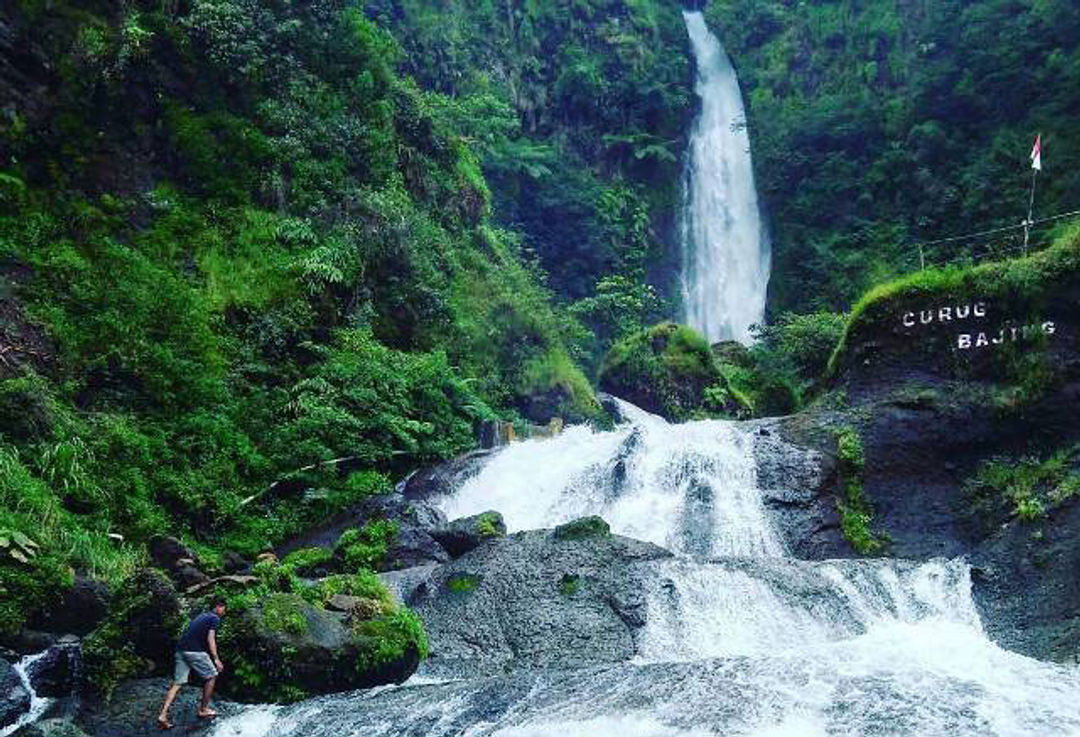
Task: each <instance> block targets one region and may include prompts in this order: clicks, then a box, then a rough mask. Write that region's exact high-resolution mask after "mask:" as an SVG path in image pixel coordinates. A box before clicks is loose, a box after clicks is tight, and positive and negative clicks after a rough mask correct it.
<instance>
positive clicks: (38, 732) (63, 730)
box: [13, 719, 87, 737]
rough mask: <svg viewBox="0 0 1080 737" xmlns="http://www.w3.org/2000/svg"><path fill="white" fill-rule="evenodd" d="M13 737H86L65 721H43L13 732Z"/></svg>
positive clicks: (70, 722) (76, 727) (82, 732)
mask: <svg viewBox="0 0 1080 737" xmlns="http://www.w3.org/2000/svg"><path fill="white" fill-rule="evenodd" d="M13 737H87V735H86V732H84V731H82V730H81V729H79V727H78V726H76V725H75V723H74V722H72V721H69V720H67V719H43V720H42V721H40V722H36V723H35V724H28V725H27V726H25V727H23V728H21V729H19V730H18V731H17V732H15V734H14V736H13Z"/></svg>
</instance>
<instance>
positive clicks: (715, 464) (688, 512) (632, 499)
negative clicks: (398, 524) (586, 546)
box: [443, 402, 783, 556]
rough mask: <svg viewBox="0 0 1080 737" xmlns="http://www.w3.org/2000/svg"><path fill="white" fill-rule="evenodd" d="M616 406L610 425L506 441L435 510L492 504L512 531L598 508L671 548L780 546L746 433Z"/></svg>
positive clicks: (615, 522)
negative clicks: (618, 419)
mask: <svg viewBox="0 0 1080 737" xmlns="http://www.w3.org/2000/svg"><path fill="white" fill-rule="evenodd" d="M619 406H620V410H621V411H622V413H623V415H624V416H627V417H628V418H629V419H630V420H631V422H628V423H626V424H624V425H623V426H621V427H619V428H618V429H616V430H615V431H614V432H594V431H592V430H590V429H589V428H588V427H586V426H578V427H572V428H570V429H569V430H567V431H566V432H564V433H563V434H562V435H560V436H558V437H556V438H553V439H551V440H535V441H528V442H524V443H517V444H514V445H511V446H509V447H508V448H506V449H505V450H503V451H502V452H500V453H499V454H498V455H496V456H495V457H494V458H493V459H492V460H491V461H490V462H489V463H488V464H487V465H486V466H485V467H484V468H483V470H482V471H481V472H480V473H479V474H478V475H476V476H475V477H473V478H471V479H469V480H468V481H467V482H466V483H465V485H464V486H463V487H462V488H461V490H460V491H459V492H458V493H457V494H456V495H455V496H453V497H450V498H449V499H447V500H445V501H444V503H443V511H444V512H446V514H447V516H448V517H450V518H451V519H453V518H455V517H463V516H467V515H471V514H479V513H480V512H484V511H486V510H489V509H495V510H498V511H499V512H501V513H502V515H503V518H504V519H505V520H506V524H507V528H508V529H509V530H511V531H515V530H533V529H538V528H543V527H554V526H555V525H557V524H560V523H562V522H566V521H568V520H571V519H574V518H577V517H582V516H585V515H589V514H598V515H600V516H602V517H603V518H604V519H605V520H607V522H608V523H609V524H610V525H611V528H612V530H613V531H615V532H617V533H619V534H622V535H626V536H628V537H635V538H637V539H639V540H647V541H649V542H654V543H656V544H658V545H662V546H665V547H667V548H669V549H671V550H673V551H675V552H680V553H688V554H695V555H701V556H721V555H724V556H732V555H758V556H776V555H780V554H781V553H782V552H783V546H782V545H781V543H780V540H779V538H778V537H777V535H776V533H775V532H774V531H773V529H772V527H771V526H770V525H769V524H768V522H767V520H766V515H765V509H764V506H763V504H762V500H761V494H760V493H759V492H758V488H757V479H756V467H755V465H754V459H753V455H752V449H751V442H752V438H751V437H750V436H749V435H748V434H746V433H744V432H742V431H740V430H738V429H737V427H736V426H735V424H734V423H731V422H721V421H718V420H707V421H701V422H691V423H686V424H684V425H672V424H669V423H668V422H666V421H665V420H664V419H663V418H660V417H657V416H655V415H650V414H648V413H647V412H643V411H641V410H640V409H638V408H637V407H634V406H633V405H631V404H628V403H626V402H620V405H619Z"/></svg>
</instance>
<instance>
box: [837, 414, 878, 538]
mask: <svg viewBox="0 0 1080 737" xmlns="http://www.w3.org/2000/svg"><path fill="white" fill-rule="evenodd" d="M836 446H837V451H836V456H837V461H838V472H839V475H840V489H841V494H840V497H839V498H838V499H837V503H836V508H837V511H838V512H839V513H840V530H841V532H843V535H844V537H845V538H846V539H847V540H848V542H850V543H851V545H852V547H853V548H855V550H856V552H858V553H860V554H861V555H878V554H880V553H882V552H884V550H885V546H886V545H887V544H888V536H887V535H884V534H882V533H880V532H876V531H874V530H873V527H872V524H873V515H874V510H873V507H872V506H871V505H870V500H869V499H867V498H866V494H865V492H864V490H863V472H864V470H865V468H866V457H865V455H864V453H863V445H862V439H861V438H860V437H859V433H858V431H856V430H855V429H854V428H851V427H844V428H840V429H839V430H837V431H836Z"/></svg>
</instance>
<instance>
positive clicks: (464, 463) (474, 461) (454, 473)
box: [401, 449, 495, 503]
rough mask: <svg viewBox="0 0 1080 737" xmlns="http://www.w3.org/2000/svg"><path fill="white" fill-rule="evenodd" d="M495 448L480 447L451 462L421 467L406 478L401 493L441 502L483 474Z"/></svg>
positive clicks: (410, 497)
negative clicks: (482, 471)
mask: <svg viewBox="0 0 1080 737" xmlns="http://www.w3.org/2000/svg"><path fill="white" fill-rule="evenodd" d="M494 452H495V451H494V450H490V449H489V450H477V451H473V452H472V453H467V454H465V455H463V456H459V457H457V458H453V459H451V460H449V461H445V462H443V463H439V464H436V465H434V466H429V467H427V468H422V469H420V470H419V471H417V472H416V473H414V474H412V475H411V476H409V477H408V478H407V479H405V482H404V484H402V487H401V493H402V494H403V495H404V497H405V499H406V500H408V501H410V502H418V501H425V502H436V503H437V502H438V501H439V499H441V498H442V497H444V496H447V495H448V494H452V493H454V492H455V491H456V490H457V489H459V488H460V487H461V485H462V484H464V483H465V481H467V480H468V479H470V478H472V477H473V476H475V475H476V474H478V473H480V469H482V468H483V467H484V464H485V463H487V461H488V460H489V459H490V458H491V455H492V454H493V453H494Z"/></svg>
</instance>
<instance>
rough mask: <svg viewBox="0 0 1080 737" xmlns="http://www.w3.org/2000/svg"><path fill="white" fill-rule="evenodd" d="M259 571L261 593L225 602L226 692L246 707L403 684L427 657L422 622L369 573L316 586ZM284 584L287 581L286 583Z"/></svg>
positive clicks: (222, 645)
mask: <svg viewBox="0 0 1080 737" xmlns="http://www.w3.org/2000/svg"><path fill="white" fill-rule="evenodd" d="M273 565H274V564H260V566H259V567H258V568H259V573H260V576H261V577H262V578H263V580H264V584H263V586H261V587H259V588H257V589H254V590H247V591H245V592H243V593H242V594H239V595H236V596H233V597H231V598H228V601H229V606H230V609H229V612H228V613H227V615H226V617H225V619H224V621H223V622H222V626H221V631H220V633H219V642H220V648H221V656H222V659H223V660H224V661H225V663H226V668H227V669H226V672H225V676H224V677H223V678H222V679H221V685H220V687H221V690H222V693H223V694H225V695H226V696H229V697H231V698H234V699H236V700H239V701H249V702H265V701H275V702H291V701H297V700H299V699H302V698H306V697H308V696H313V695H317V694H326V693H335V692H339V691H348V690H353V689H357V688H368V687H371V686H377V685H382V684H387V683H401V682H402V681H404V680H405V679H407V678H408V677H409V676H410V675H412V674H413V673H414V672H415V671H416V668H417V667H418V666H419V664H420V661H421V660H422V659H423V658H425V657H427V653H428V644H427V636H426V635H425V633H424V629H423V625H422V623H421V622H420V620H419V618H418V617H417V616H416V615H415V614H413V613H412V612H411V611H409V610H408V609H404V608H400V607H398V606H397V605H396V604H395V603H394V602H393V600H392V599H391V597H390V594H389V593H388V592H387V590H386V588H385V587H384V586H383V585H382V583H381V582H380V581H379V579H378V577H377V576H376V575H375V574H374V573H372V572H370V571H361V572H359V573H357V574H351V575H344V574H343V575H334V576H328V577H327V578H324V579H321V580H319V581H315V582H303V581H300V580H299V579H296V578H295V575H293V574H292V573H291V569H287V568H285V567H278V572H279V573H280V574H281V575H278V576H274V575H271V572H269V571H268V570H266V568H267V567H269V566H273ZM286 579H287V580H286Z"/></svg>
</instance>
